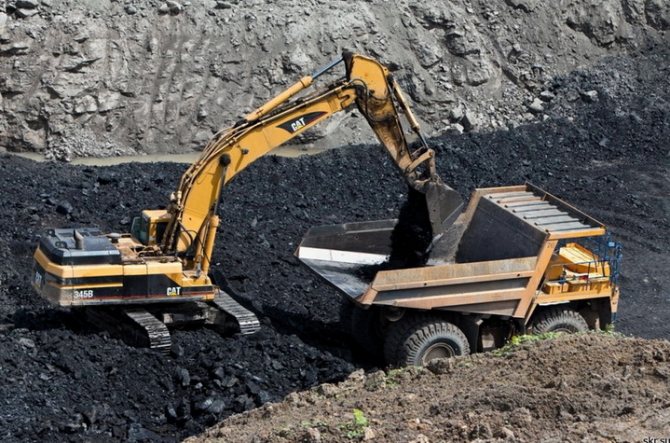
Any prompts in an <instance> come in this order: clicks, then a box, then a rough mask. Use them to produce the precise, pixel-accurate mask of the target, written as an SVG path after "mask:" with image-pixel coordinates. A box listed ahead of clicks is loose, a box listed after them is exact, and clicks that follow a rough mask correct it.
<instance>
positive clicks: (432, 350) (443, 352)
mask: <svg viewBox="0 0 670 443" xmlns="http://www.w3.org/2000/svg"><path fill="white" fill-rule="evenodd" d="M468 354H470V345H469V343H468V339H467V337H466V336H465V334H464V333H463V331H461V330H460V329H459V328H458V327H457V326H456V325H454V324H452V323H449V322H447V321H445V320H444V319H442V318H440V317H437V316H414V317H406V318H403V319H402V320H400V321H398V322H396V323H393V324H392V325H391V326H390V327H389V330H388V334H387V335H386V342H385V344H384V356H385V358H386V362H387V363H388V364H390V365H393V366H425V365H426V363H428V362H429V361H430V360H433V359H435V358H449V357H455V356H457V355H468Z"/></svg>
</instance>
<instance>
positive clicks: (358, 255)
mask: <svg viewBox="0 0 670 443" xmlns="http://www.w3.org/2000/svg"><path fill="white" fill-rule="evenodd" d="M397 225H398V223H397V220H380V221H371V222H359V223H346V224H342V225H333V226H320V227H314V228H312V229H310V230H309V231H308V232H307V234H306V235H305V237H304V238H303V240H302V242H301V243H300V245H299V247H298V249H297V251H296V255H297V256H298V258H299V259H300V260H301V261H302V262H303V263H304V264H306V265H307V266H308V267H309V268H311V269H312V270H314V271H315V272H316V273H317V274H318V275H320V276H321V277H323V278H324V279H326V280H327V281H328V282H330V283H331V284H332V285H333V286H335V287H336V288H338V289H339V290H341V291H342V292H343V293H345V294H346V295H347V296H349V297H350V298H351V300H353V301H354V302H355V304H356V305H357V309H356V310H355V311H354V314H353V315H352V320H353V321H352V324H353V325H354V328H355V329H354V330H355V333H354V335H355V338H356V339H358V341H359V342H360V343H362V344H365V345H367V346H368V347H369V349H370V351H371V352H380V353H381V351H382V350H383V355H384V357H385V359H386V361H387V363H389V364H393V365H423V364H425V363H427V362H428V361H429V360H431V359H434V358H439V357H449V356H454V355H466V354H468V353H470V352H476V351H486V350H490V349H494V348H497V347H500V346H503V345H504V344H505V343H506V342H507V341H508V340H509V338H511V337H512V336H513V335H515V334H522V333H526V332H536V333H541V332H550V331H556V332H579V331H586V330H588V329H599V328H605V327H606V326H607V325H609V324H611V323H612V322H613V320H614V318H615V316H616V312H617V303H618V299H619V288H618V284H617V279H618V275H619V264H620V260H621V247H620V245H619V244H618V243H615V242H612V241H611V240H610V237H609V235H608V233H607V230H606V229H605V227H604V226H603V225H602V224H601V223H600V222H598V221H596V220H595V219H593V218H592V217H590V216H588V215H586V214H585V213H583V212H581V211H580V210H578V209H576V208H574V207H572V206H570V205H569V204H567V203H565V202H564V201H562V200H560V199H558V198H557V197H555V196H553V195H551V194H549V193H547V192H545V191H543V190H542V189H540V188H538V187H535V186H533V185H531V184H525V185H521V186H507V187H496V188H483V189H477V190H475V191H474V193H473V194H472V197H471V198H470V202H469V205H468V207H467V208H466V210H465V211H464V212H463V213H461V214H460V216H459V217H458V219H457V220H456V221H455V222H454V223H453V224H451V225H450V226H449V227H448V228H446V230H445V232H444V233H443V234H442V235H439V236H437V237H436V238H435V239H434V240H433V242H432V243H431V245H430V246H429V251H428V253H427V260H426V261H425V264H422V265H419V266H414V267H409V268H402V269H397V268H394V267H393V266H391V265H390V263H389V257H390V256H391V255H392V253H393V248H394V239H393V238H394V230H396V229H397Z"/></svg>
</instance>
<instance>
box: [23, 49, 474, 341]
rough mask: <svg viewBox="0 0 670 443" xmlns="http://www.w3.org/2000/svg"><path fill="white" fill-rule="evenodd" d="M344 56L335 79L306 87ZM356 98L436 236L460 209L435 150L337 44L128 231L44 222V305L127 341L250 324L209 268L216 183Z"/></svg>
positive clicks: (40, 256)
mask: <svg viewBox="0 0 670 443" xmlns="http://www.w3.org/2000/svg"><path fill="white" fill-rule="evenodd" d="M342 62H343V63H344V66H345V75H344V77H343V78H341V79H340V80H337V81H335V82H333V83H331V84H329V85H327V86H326V87H325V88H323V89H322V90H320V91H316V92H313V93H311V94H310V93H307V92H304V91H306V90H307V89H308V88H310V87H311V86H312V85H313V84H314V81H315V80H316V79H317V78H318V77H319V76H321V75H323V74H324V73H326V72H328V71H330V70H331V69H333V68H334V67H335V66H336V65H338V64H340V63H342ZM301 93H302V94H301ZM354 106H356V107H357V108H358V110H359V112H360V113H361V114H362V115H363V116H364V117H365V119H366V120H367V122H368V123H369V125H370V127H371V128H372V130H373V131H374V133H375V134H376V136H377V137H378V139H379V141H380V142H381V144H382V145H383V146H384V148H385V149H386V150H387V151H388V154H390V156H391V158H392V159H393V161H394V162H395V163H396V165H397V166H398V168H399V169H400V171H401V172H402V174H403V175H404V177H405V178H406V180H407V182H408V184H409V186H410V188H411V189H413V190H414V191H416V193H418V195H424V196H425V203H426V207H427V213H428V218H429V223H430V228H431V229H432V233H433V235H434V236H436V235H439V233H441V232H443V231H444V230H445V229H446V228H447V227H448V226H449V225H450V224H451V223H452V222H453V221H454V220H455V219H456V217H457V216H458V215H459V214H460V212H461V208H462V205H463V203H462V200H461V198H460V196H459V194H458V193H457V192H456V191H454V190H453V189H451V188H450V187H448V186H446V185H445V184H444V183H443V182H442V181H441V180H440V178H439V177H438V175H437V173H436V170H435V158H434V151H433V150H432V149H430V148H429V147H428V144H427V142H426V139H425V138H424V136H423V135H422V133H421V132H420V129H419V124H418V123H417V120H416V118H415V117H414V115H413V114H412V112H411V110H410V107H409V105H408V103H407V100H406V99H405V97H404V96H403V93H402V92H401V90H400V88H399V87H398V84H397V82H396V81H395V80H394V78H393V76H392V74H391V73H390V72H389V70H388V69H387V68H386V67H384V66H383V65H382V64H380V63H379V62H378V61H376V60H373V59H370V58H367V57H364V56H362V55H358V54H353V53H350V52H346V51H345V52H344V53H343V54H342V56H341V57H340V58H338V59H336V60H334V61H332V62H331V63H329V64H328V65H326V66H324V67H322V68H320V69H318V70H317V71H315V72H314V73H312V74H311V75H308V76H305V77H303V78H301V79H300V80H299V81H298V82H297V83H295V84H293V85H292V86H290V87H289V88H287V89H286V90H284V91H283V92H281V93H280V94H279V95H277V96H276V97H274V98H273V99H271V100H270V101H268V102H267V103H265V104H264V105H262V106H261V107H259V108H258V109H256V110H254V111H253V112H251V113H249V114H248V115H247V116H246V117H244V118H243V119H241V120H239V121H238V122H237V123H236V124H235V125H234V126H233V127H232V128H229V129H225V130H223V131H220V132H219V133H217V134H215V135H214V137H213V138H212V139H211V140H210V142H209V143H208V144H207V145H206V147H205V148H204V150H203V152H202V155H201V156H200V158H199V159H198V160H197V161H196V162H194V163H193V164H192V165H190V167H188V169H187V170H186V172H185V173H184V174H183V176H182V177H181V180H180V182H179V187H178V189H177V190H176V191H175V192H174V193H173V194H172V195H171V197H170V202H169V205H168V206H167V208H166V209H161V210H144V211H142V213H141V216H139V217H136V218H135V220H134V221H133V224H132V229H131V233H129V234H117V233H107V234H104V233H102V232H101V231H100V230H99V229H96V228H91V227H85V228H78V229H50V230H48V231H47V232H46V234H45V235H44V236H42V238H41V239H40V242H39V245H38V247H37V250H36V252H35V255H34V276H33V286H34V288H35V290H36V291H37V292H38V293H39V294H40V295H41V296H42V297H44V298H46V299H47V300H49V301H50V302H52V303H53V304H56V305H59V306H64V307H71V308H84V311H85V312H86V313H87V315H89V316H91V317H92V318H93V320H94V321H96V322H97V323H104V324H105V325H107V326H108V327H110V328H111V327H116V328H119V329H122V330H121V331H120V333H121V335H122V336H123V337H124V339H126V340H127V341H130V342H132V343H133V344H138V345H144V346H147V345H148V346H150V347H152V348H159V349H169V347H170V335H169V332H168V329H167V326H166V325H169V324H180V323H183V322H189V323H190V322H193V321H199V322H203V323H207V324H214V325H218V326H221V327H224V328H227V327H230V326H232V327H235V328H237V329H238V330H239V331H240V332H242V333H253V332H255V331H256V330H258V328H259V322H258V320H257V318H256V316H255V315H254V314H253V313H252V312H250V311H248V310H246V309H245V308H244V307H242V306H241V305H239V304H238V303H237V302H235V300H234V299H233V298H232V297H231V296H230V295H229V294H227V293H226V292H225V291H224V290H222V289H221V288H220V287H219V286H217V284H216V283H217V282H216V281H214V280H213V278H212V276H210V270H211V261H212V254H213V251H214V243H215V240H216V232H217V227H218V225H219V216H218V215H217V206H218V203H219V200H220V198H221V189H222V187H223V186H224V185H225V184H227V183H228V182H230V181H231V180H232V179H233V178H234V177H235V176H236V175H237V174H238V173H240V172H241V171H242V170H243V169H244V168H246V167H247V166H249V165H250V164H251V163H253V162H254V161H255V160H257V159H258V158H260V157H262V156H264V155H266V154H267V153H269V152H271V151H272V150H273V149H275V148H277V147H278V146H281V145H282V144H284V143H286V142H288V141H289V140H291V139H293V138H295V137H297V136H298V135H300V134H302V133H303V132H305V131H307V130H309V129H310V128H311V127H313V126H315V125H317V124H319V123H320V122H322V121H324V120H325V119H327V118H328V117H330V116H332V115H333V114H335V113H338V112H340V111H346V110H351V109H352V108H353V107H354ZM401 116H404V120H405V121H406V122H407V124H408V126H409V128H411V130H412V131H413V132H414V133H415V134H416V135H417V136H418V144H419V146H418V148H416V149H412V148H411V147H410V144H409V142H408V139H407V137H406V135H405V129H404V127H403V124H402V123H401ZM224 273H225V270H224ZM129 331H130V332H129Z"/></svg>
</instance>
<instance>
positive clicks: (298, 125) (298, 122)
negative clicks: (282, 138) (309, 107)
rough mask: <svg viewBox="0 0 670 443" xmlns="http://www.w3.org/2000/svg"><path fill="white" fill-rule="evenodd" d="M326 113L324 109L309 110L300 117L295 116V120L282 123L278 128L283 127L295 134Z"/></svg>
mask: <svg viewBox="0 0 670 443" xmlns="http://www.w3.org/2000/svg"><path fill="white" fill-rule="evenodd" d="M325 115H326V113H325V112H323V111H316V112H308V113H307V114H303V115H301V116H300V117H298V118H294V119H293V120H289V121H287V122H284V123H282V124H281V125H279V126H278V128H282V129H283V130H285V131H287V132H289V133H291V134H295V133H296V132H298V131H300V130H301V129H303V128H304V127H305V126H307V125H309V124H310V123H313V122H315V121H316V120H318V119H320V118H321V117H323V116H325Z"/></svg>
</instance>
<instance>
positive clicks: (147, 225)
mask: <svg viewBox="0 0 670 443" xmlns="http://www.w3.org/2000/svg"><path fill="white" fill-rule="evenodd" d="M169 221H170V216H169V214H168V212H167V211H165V210H160V209H158V210H144V211H142V214H141V215H140V216H139V217H135V218H133V224H132V225H131V228H130V234H131V235H132V237H133V238H134V239H135V240H137V241H139V242H140V243H142V244H143V245H145V246H152V245H156V244H159V243H160V242H161V240H162V239H163V235H164V234H165V229H166V228H167V225H168V222H169Z"/></svg>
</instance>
